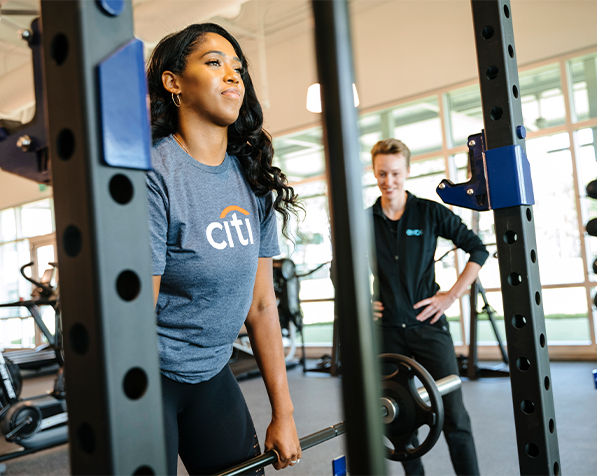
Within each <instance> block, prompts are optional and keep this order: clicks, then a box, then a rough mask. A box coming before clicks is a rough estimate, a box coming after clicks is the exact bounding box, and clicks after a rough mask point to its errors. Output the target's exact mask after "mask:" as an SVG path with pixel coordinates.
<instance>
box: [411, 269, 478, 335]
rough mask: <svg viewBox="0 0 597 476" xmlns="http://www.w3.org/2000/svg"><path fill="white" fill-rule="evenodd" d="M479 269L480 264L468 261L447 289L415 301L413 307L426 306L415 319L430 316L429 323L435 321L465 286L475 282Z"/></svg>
mask: <svg viewBox="0 0 597 476" xmlns="http://www.w3.org/2000/svg"><path fill="white" fill-rule="evenodd" d="M480 270H481V266H480V265H479V264H477V263H474V262H472V261H469V262H468V263H467V264H466V266H465V267H464V270H463V271H462V273H461V274H460V277H459V278H458V279H457V280H456V282H455V283H454V286H452V288H451V289H450V290H449V291H447V292H446V291H438V292H437V293H436V294H435V296H432V297H430V298H427V299H423V300H422V301H419V302H418V303H416V304H415V305H414V306H413V307H414V308H415V309H420V308H421V307H423V306H427V307H426V308H425V309H423V311H421V313H419V315H418V316H417V321H421V322H423V321H426V320H427V319H429V318H431V324H434V323H435V322H437V320H438V319H439V318H440V317H442V315H443V313H444V311H445V310H446V309H448V308H449V307H450V306H451V305H452V304H453V303H454V301H456V299H458V298H459V297H460V296H462V295H463V294H464V292H465V291H466V290H467V288H468V287H469V286H470V285H471V284H472V283H474V282H475V279H477V276H478V275H479V271H480Z"/></svg>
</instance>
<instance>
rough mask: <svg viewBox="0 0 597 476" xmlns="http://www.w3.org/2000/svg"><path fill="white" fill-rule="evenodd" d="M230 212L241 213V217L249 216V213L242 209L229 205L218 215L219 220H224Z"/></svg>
mask: <svg viewBox="0 0 597 476" xmlns="http://www.w3.org/2000/svg"><path fill="white" fill-rule="evenodd" d="M232 211H237V212H241V213H242V214H243V215H250V213H249V212H248V211H247V210H245V209H244V208H241V207H238V206H236V205H230V206H229V207H226V208H224V210H222V213H220V218H224V217H225V216H226V215H228V213H230V212H232Z"/></svg>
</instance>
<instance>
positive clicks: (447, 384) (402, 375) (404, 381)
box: [217, 354, 461, 476]
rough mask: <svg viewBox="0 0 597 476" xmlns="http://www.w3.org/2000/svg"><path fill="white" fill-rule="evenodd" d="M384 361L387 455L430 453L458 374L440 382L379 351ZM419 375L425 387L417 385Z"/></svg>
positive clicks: (238, 470) (320, 437) (258, 461)
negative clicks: (417, 437)
mask: <svg viewBox="0 0 597 476" xmlns="http://www.w3.org/2000/svg"><path fill="white" fill-rule="evenodd" d="M380 359H381V364H382V396H381V399H380V404H381V416H382V418H383V422H384V424H385V429H386V437H387V439H388V440H389V441H390V443H391V444H392V445H393V448H389V447H386V449H387V457H388V458H389V459H391V460H394V461H405V460H409V459H413V458H419V457H421V456H423V455H424V454H425V453H427V452H428V451H429V450H430V449H431V448H433V446H434V445H435V443H436V442H437V440H438V438H439V436H440V435H441V432H442V428H443V425H444V405H443V402H442V399H441V397H442V396H443V395H446V394H448V393H450V392H453V391H454V390H456V389H458V388H460V385H461V381H460V377H459V376H457V375H450V376H448V377H444V378H442V379H440V380H438V381H437V382H436V381H434V380H433V377H431V375H430V374H429V372H427V370H425V368H424V367H423V366H422V365H420V364H419V363H417V362H415V361H414V360H412V359H410V358H408V357H405V356H403V355H398V354H382V355H380ZM415 377H417V378H418V379H419V380H420V381H421V383H422V384H423V386H422V387H420V388H417V387H416V385H415ZM423 425H428V426H429V433H428V434H427V437H426V438H425V440H424V441H423V442H422V443H421V444H420V445H419V446H417V447H416V448H415V447H413V446H412V444H411V440H412V436H413V434H414V433H415V431H417V430H418V429H419V428H420V427H422V426H423ZM345 431H346V428H345V423H344V422H340V423H337V424H335V425H332V426H330V427H328V428H324V429H323V430H319V431H317V432H315V433H312V434H310V435H307V436H305V437H303V438H301V439H300V445H301V450H302V451H305V450H307V449H309V448H312V447H313V446H316V445H319V444H321V443H324V442H325V441H328V440H331V439H332V438H335V437H336V436H340V435H342V434H343V433H345ZM277 459H278V455H277V454H276V453H275V452H274V451H272V450H270V451H266V452H265V453H263V454H262V455H259V456H256V457H254V458H251V459H249V460H247V461H245V462H243V463H240V464H238V465H236V466H234V467H232V468H230V469H227V470H226V471H224V472H221V473H218V474H217V476H236V475H240V474H245V473H247V472H249V471H255V470H257V469H259V468H262V467H264V466H267V465H270V464H272V463H275V462H276V461H277Z"/></svg>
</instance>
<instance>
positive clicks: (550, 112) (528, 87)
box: [519, 64, 566, 131]
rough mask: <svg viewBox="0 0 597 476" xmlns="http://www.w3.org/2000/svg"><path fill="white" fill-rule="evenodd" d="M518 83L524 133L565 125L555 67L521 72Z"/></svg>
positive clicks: (559, 82) (560, 91) (563, 107)
mask: <svg viewBox="0 0 597 476" xmlns="http://www.w3.org/2000/svg"><path fill="white" fill-rule="evenodd" d="M519 80H520V94H521V101H522V116H523V119H524V125H525V127H526V128H527V130H528V131H538V130H541V129H546V128H548V127H553V126H558V125H562V124H564V123H565V122H566V108H565V105H564V94H563V93H562V83H561V80H560V67H559V65H558V64H554V65H549V66H545V67H542V68H537V69H532V70H529V71H525V72H521V73H520V75H519Z"/></svg>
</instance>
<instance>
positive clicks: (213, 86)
mask: <svg viewBox="0 0 597 476" xmlns="http://www.w3.org/2000/svg"><path fill="white" fill-rule="evenodd" d="M242 68H243V66H242V63H241V61H240V59H239V58H238V57H237V56H236V52H235V51H234V48H233V46H232V45H231V44H230V42H229V41H228V40H226V39H225V38H224V37H222V36H220V35H218V34H216V33H206V34H205V35H204V37H203V41H202V42H201V44H200V45H199V46H198V47H197V48H196V49H195V51H194V52H193V53H191V54H190V55H189V56H188V58H187V66H186V68H185V70H184V71H183V72H182V73H181V74H180V75H177V79H178V86H179V88H180V94H181V96H180V100H181V103H182V106H181V107H184V108H185V109H186V108H191V110H192V111H194V112H195V113H196V114H198V115H199V117H200V118H202V119H204V120H207V121H209V122H212V123H214V124H217V125H219V126H222V127H228V126H229V125H230V124H232V123H234V122H235V121H236V119H237V118H238V113H239V111H240V107H241V105H242V103H243V98H244V96H245V85H244V83H243V80H242V78H241V72H242Z"/></svg>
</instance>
